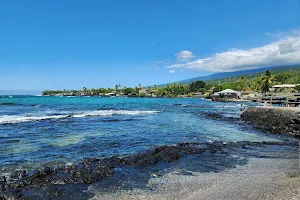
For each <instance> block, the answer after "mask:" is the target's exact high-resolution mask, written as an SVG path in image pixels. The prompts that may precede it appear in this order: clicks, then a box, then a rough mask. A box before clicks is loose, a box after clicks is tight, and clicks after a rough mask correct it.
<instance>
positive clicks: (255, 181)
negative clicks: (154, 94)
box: [92, 158, 300, 200]
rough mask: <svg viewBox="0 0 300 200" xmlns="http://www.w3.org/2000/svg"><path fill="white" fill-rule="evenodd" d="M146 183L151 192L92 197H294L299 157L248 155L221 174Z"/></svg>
mask: <svg viewBox="0 0 300 200" xmlns="http://www.w3.org/2000/svg"><path fill="white" fill-rule="evenodd" d="M148 185H149V186H150V187H152V188H153V190H152V191H144V190H131V191H120V192H117V193H114V194H107V195H103V194H98V195H96V196H95V197H93V198H92V200H97V199H119V200H123V199H124V200H125V199H126V200H129V199H131V200H146V199H147V200H158V199H160V200H167V199H186V200H200V199H203V200H204V199H215V200H217V199H220V200H221V199H222V200H240V199H249V200H253V199H272V200H283V199H286V200H296V199H300V177H299V160H298V159H266V158H251V159H249V163H248V164H246V165H244V166H237V167H236V168H234V169H229V170H226V171H223V172H220V173H198V172H197V173H194V172H193V173H192V174H191V175H178V173H177V172H172V173H169V174H167V175H165V176H163V177H160V178H152V179H150V180H149V183H148Z"/></svg>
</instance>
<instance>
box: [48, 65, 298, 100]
mask: <svg viewBox="0 0 300 200" xmlns="http://www.w3.org/2000/svg"><path fill="white" fill-rule="evenodd" d="M287 83H294V84H297V83H300V68H298V69H293V70H292V71H279V72H278V71H277V72H276V73H275V74H272V73H271V71H270V70H267V71H265V72H264V73H259V74H255V75H253V74H250V75H246V76H240V77H230V78H226V79H222V80H212V81H206V82H204V81H201V80H197V81H194V82H192V83H190V84H182V83H173V84H169V85H164V86H160V87H159V86H157V85H154V86H152V87H142V85H141V84H139V85H138V86H136V87H126V86H121V85H120V84H118V85H115V87H114V88H103V87H100V88H96V89H95V88H92V89H88V88H86V87H83V88H82V89H81V90H46V91H43V93H42V94H43V95H73V96H81V95H88V96H93V95H97V96H98V95H105V94H108V93H112V92H113V93H114V94H118V95H130V96H142V97H144V96H147V95H149V94H151V95H155V96H158V97H160V96H168V97H177V96H179V95H186V96H193V95H194V94H195V93H202V94H206V95H210V94H212V93H214V92H218V91H221V90H224V89H228V88H229V89H233V90H236V91H255V92H259V93H263V94H264V93H267V92H269V90H270V88H271V86H273V85H275V84H287ZM295 89H296V90H298V91H300V88H299V86H297V87H296V88H295Z"/></svg>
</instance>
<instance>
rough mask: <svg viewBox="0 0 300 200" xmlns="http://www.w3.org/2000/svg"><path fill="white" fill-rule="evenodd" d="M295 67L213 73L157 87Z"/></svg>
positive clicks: (293, 66)
mask: <svg viewBox="0 0 300 200" xmlns="http://www.w3.org/2000/svg"><path fill="white" fill-rule="evenodd" d="M295 67H300V64H296V65H287V66H272V67H262V68H256V69H249V70H240V71H234V72H220V73H215V74H211V75H208V76H198V77H195V78H190V79H185V80H181V81H175V82H172V83H166V84H161V85H159V86H160V87H162V86H165V85H170V84H173V83H177V84H179V83H182V84H189V83H192V82H194V81H197V80H201V81H211V80H218V79H224V78H230V77H237V76H243V75H249V74H254V73H260V72H264V71H266V70H274V69H283V68H295Z"/></svg>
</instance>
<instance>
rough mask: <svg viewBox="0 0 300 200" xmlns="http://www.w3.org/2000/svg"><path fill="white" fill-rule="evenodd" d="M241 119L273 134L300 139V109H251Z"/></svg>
mask: <svg viewBox="0 0 300 200" xmlns="http://www.w3.org/2000/svg"><path fill="white" fill-rule="evenodd" d="M241 118H242V119H243V120H244V121H248V122H251V123H252V124H253V125H254V126H256V127H258V128H261V129H263V130H266V131H269V132H271V133H282V134H289V135H292V136H295V137H298V138H299V137H300V108H299V109H298V108H285V107H249V108H248V109H247V110H246V111H244V112H243V113H242V114H241Z"/></svg>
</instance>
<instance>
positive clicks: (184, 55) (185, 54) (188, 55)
mask: <svg viewBox="0 0 300 200" xmlns="http://www.w3.org/2000/svg"><path fill="white" fill-rule="evenodd" d="M175 56H176V58H177V59H178V60H180V61H188V60H190V59H192V58H194V54H193V52H191V51H187V50H184V51H180V52H179V53H177V54H175Z"/></svg>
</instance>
